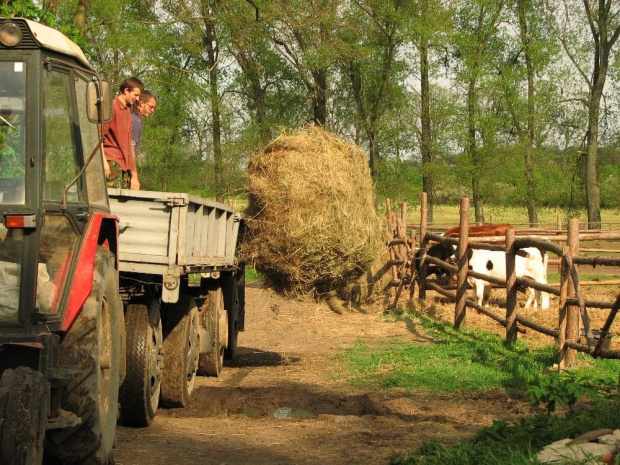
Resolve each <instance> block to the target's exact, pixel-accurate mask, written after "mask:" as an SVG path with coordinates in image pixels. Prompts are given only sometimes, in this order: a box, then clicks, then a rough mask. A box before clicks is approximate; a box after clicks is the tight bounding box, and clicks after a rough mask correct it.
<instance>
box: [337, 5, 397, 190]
mask: <svg viewBox="0 0 620 465" xmlns="http://www.w3.org/2000/svg"><path fill="white" fill-rule="evenodd" d="M349 6H350V8H349V9H348V10H347V11H345V12H344V18H343V19H344V21H343V23H344V25H345V26H344V27H343V28H342V29H341V30H340V34H341V40H342V43H343V44H346V47H345V46H343V47H342V49H341V52H340V53H341V55H340V62H341V65H342V70H343V74H344V75H345V76H347V77H348V79H349V82H350V93H351V96H352V98H353V101H354V102H355V108H356V110H357V121H358V122H359V124H360V127H361V128H362V130H363V132H364V133H365V134H366V141H367V143H368V152H369V163H370V171H371V174H372V176H373V178H375V179H376V178H377V170H378V166H377V165H378V162H379V161H380V159H381V155H380V150H379V140H380V133H381V130H382V127H383V126H384V125H385V120H386V112H387V111H388V110H389V109H390V108H394V107H396V108H398V107H400V106H402V105H403V97H404V94H403V89H402V87H401V86H399V84H398V83H399V80H402V76H403V70H404V63H403V62H402V61H400V60H398V58H397V54H398V51H399V48H400V47H401V46H402V45H403V43H404V35H403V32H404V31H403V27H404V24H405V19H406V11H405V8H404V4H403V3H402V2H375V1H372V0H360V1H355V2H351V3H350V5H349Z"/></svg>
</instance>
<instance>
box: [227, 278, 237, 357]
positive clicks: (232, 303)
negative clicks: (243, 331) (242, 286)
mask: <svg viewBox="0 0 620 465" xmlns="http://www.w3.org/2000/svg"><path fill="white" fill-rule="evenodd" d="M225 296H226V298H225V300H224V304H225V306H226V314H227V316H228V344H226V348H225V349H224V358H225V359H226V360H232V359H233V358H235V356H236V355H237V336H238V335H239V304H240V302H239V285H238V282H237V277H236V276H235V275H234V274H233V275H231V276H230V278H229V279H227V280H226V294H225Z"/></svg>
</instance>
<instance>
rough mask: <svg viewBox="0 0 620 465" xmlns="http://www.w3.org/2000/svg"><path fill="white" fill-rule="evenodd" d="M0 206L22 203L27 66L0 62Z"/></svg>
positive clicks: (19, 63)
mask: <svg viewBox="0 0 620 465" xmlns="http://www.w3.org/2000/svg"><path fill="white" fill-rule="evenodd" d="M0 83H2V88H1V89H0V203H2V204H11V205H20V204H24V202H25V195H24V194H25V187H24V179H25V173H26V171H25V168H24V167H25V164H24V160H25V155H24V154H25V153H26V118H25V108H26V91H25V90H26V63H23V62H0Z"/></svg>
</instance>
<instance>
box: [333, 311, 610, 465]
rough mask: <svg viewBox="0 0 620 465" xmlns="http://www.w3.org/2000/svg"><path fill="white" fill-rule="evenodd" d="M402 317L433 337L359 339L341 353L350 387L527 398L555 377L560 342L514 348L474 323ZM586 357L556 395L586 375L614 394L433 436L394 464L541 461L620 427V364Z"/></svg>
mask: <svg viewBox="0 0 620 465" xmlns="http://www.w3.org/2000/svg"><path fill="white" fill-rule="evenodd" d="M396 317H397V318H401V319H405V320H407V319H409V320H411V321H413V320H415V323H416V324H420V325H422V327H423V328H424V332H425V334H426V335H428V336H429V339H430V342H429V343H420V342H411V341H403V340H402V339H398V338H394V339H391V340H388V341H385V342H384V343H381V344H377V345H373V346H370V345H368V344H365V343H362V342H358V343H356V344H355V345H354V346H353V347H351V348H349V349H346V350H343V351H342V352H341V353H340V354H339V355H338V359H339V361H340V362H341V363H339V366H340V367H342V365H344V366H345V369H344V371H345V374H344V376H345V377H346V378H347V379H348V380H349V382H350V383H351V384H353V385H355V386H359V387H368V388H373V389H379V390H390V389H395V388H398V389H405V390H406V391H409V392H410V393H411V394H413V393H414V391H416V390H424V391H435V392H449V393H453V394H455V395H468V394H471V393H474V392H480V391H489V390H497V389H500V390H505V391H507V392H510V393H511V395H521V396H525V393H526V391H528V390H529V387H530V386H533V385H536V384H537V383H538V385H539V386H542V385H544V383H540V381H541V380H542V379H543V378H544V377H545V376H550V375H543V372H544V369H545V368H546V367H548V366H550V365H551V364H552V363H553V362H554V360H555V359H556V358H557V353H556V349H554V348H553V347H549V348H542V349H531V348H528V347H527V346H526V345H525V344H524V343H523V342H518V343H517V344H516V345H514V346H507V345H505V343H504V340H503V339H502V338H500V337H499V336H497V335H495V334H491V333H487V332H484V331H480V330H475V329H468V328H461V329H459V330H455V329H454V328H453V327H452V326H451V325H447V324H444V323H440V322H437V321H435V320H433V319H432V318H429V317H428V316H427V315H422V314H407V313H404V314H400V315H397V316H396ZM579 357H580V358H579V359H580V360H581V361H582V363H581V364H580V367H579V368H578V369H575V370H571V376H569V377H567V379H568V381H564V383H565V384H564V385H560V386H559V388H558V387H557V385H556V389H559V390H560V392H558V393H557V394H559V395H561V394H566V393H569V394H573V393H574V392H577V391H579V390H580V388H581V387H582V384H583V383H584V381H583V380H587V383H588V385H589V386H595V387H596V386H607V387H609V386H612V390H611V391H610V392H612V394H610V392H607V393H606V395H607V397H605V396H598V395H597V396H593V397H592V398H591V399H592V400H594V401H595V402H592V403H591V404H590V407H588V408H587V409H583V408H582V409H580V410H579V411H577V410H573V409H569V411H568V413H567V414H566V415H564V416H557V415H552V414H539V415H534V416H532V417H530V418H526V419H522V420H520V421H518V422H516V423H514V424H511V423H509V422H507V421H505V420H501V419H499V420H496V421H495V422H494V424H493V425H492V426H491V427H489V428H485V429H483V430H481V431H480V432H479V433H478V434H477V435H476V436H475V437H474V438H472V439H471V440H470V441H467V442H463V443H460V444H457V445H454V446H452V447H447V446H444V445H442V444H440V443H439V442H438V441H431V442H429V443H425V444H424V445H423V446H422V447H421V448H420V449H419V450H418V451H412V452H411V453H410V454H406V455H395V456H393V457H392V458H391V462H390V463H391V464H393V465H449V464H454V465H467V464H471V465H479V464H489V465H499V464H507V465H511V464H515V465H516V464H523V465H525V464H532V463H538V462H537V461H536V460H535V454H536V453H537V452H538V451H539V450H541V449H542V448H543V447H544V446H546V445H548V444H550V443H551V442H553V441H556V440H558V439H563V438H567V437H576V436H577V435H579V434H582V433H584V432H587V431H590V430H593V429H597V428H620V397H619V396H618V393H617V392H615V391H617V387H615V386H617V383H618V363H617V361H616V360H594V359H592V358H590V357H589V356H587V355H582V354H580V355H579ZM341 373H342V372H341ZM580 383H581V384H580ZM562 390H563V392H561V391H562ZM614 390H615V391H614ZM584 392H585V391H584ZM547 394H548V393H547ZM554 394H556V393H555V392H554Z"/></svg>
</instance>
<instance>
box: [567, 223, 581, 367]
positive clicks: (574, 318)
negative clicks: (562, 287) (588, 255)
mask: <svg viewBox="0 0 620 465" xmlns="http://www.w3.org/2000/svg"><path fill="white" fill-rule="evenodd" d="M567 237H568V248H569V249H570V254H571V257H573V258H574V257H577V256H578V255H579V220H578V219H577V218H571V219H570V220H569V221H568V231H567ZM575 266H577V265H575ZM567 291H568V293H567V297H568V298H573V297H575V295H576V292H575V285H574V283H573V280H572V278H571V277H570V276H569V278H568V289H567ZM579 326H580V325H579V307H577V306H576V305H569V306H568V307H567V308H566V340H568V341H571V342H577V341H578V340H579ZM563 358H564V366H565V367H570V366H573V365H575V364H576V363H577V351H576V350H575V349H571V348H566V352H565V354H564V357H563Z"/></svg>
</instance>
